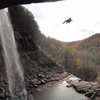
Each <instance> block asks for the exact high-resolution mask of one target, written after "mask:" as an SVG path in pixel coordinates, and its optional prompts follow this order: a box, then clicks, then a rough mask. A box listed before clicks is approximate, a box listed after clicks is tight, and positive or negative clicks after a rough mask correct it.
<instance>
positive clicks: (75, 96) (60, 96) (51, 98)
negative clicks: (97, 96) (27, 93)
mask: <svg viewBox="0 0 100 100" xmlns="http://www.w3.org/2000/svg"><path fill="white" fill-rule="evenodd" d="M67 84H68V83H66V82H65V81H63V82H62V83H60V84H58V85H56V86H52V87H48V88H45V89H43V90H42V91H40V92H36V93H35V95H34V100H86V97H85V96H84V95H82V94H79V93H77V92H76V91H75V90H74V89H73V88H68V87H66V85H67Z"/></svg>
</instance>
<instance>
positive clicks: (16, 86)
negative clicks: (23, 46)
mask: <svg viewBox="0 0 100 100" xmlns="http://www.w3.org/2000/svg"><path fill="white" fill-rule="evenodd" d="M0 37H1V43H2V46H3V50H4V60H5V66H6V72H7V77H8V83H9V90H10V93H11V97H12V100H27V92H26V89H25V86H24V77H23V70H22V66H21V64H20V62H19V55H18V52H17V49H16V43H15V38H14V34H13V28H12V25H11V23H10V20H9V17H8V14H7V12H6V11H5V10H0Z"/></svg>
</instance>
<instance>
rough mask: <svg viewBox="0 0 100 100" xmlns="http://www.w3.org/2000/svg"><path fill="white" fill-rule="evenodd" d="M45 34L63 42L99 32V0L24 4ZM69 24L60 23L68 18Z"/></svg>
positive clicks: (66, 0)
mask: <svg viewBox="0 0 100 100" xmlns="http://www.w3.org/2000/svg"><path fill="white" fill-rule="evenodd" d="M25 7H26V8H28V9H29V10H30V11H31V12H32V14H33V15H34V17H35V20H36V21H37V23H38V25H39V29H40V30H41V32H42V33H43V34H45V35H46V36H50V37H51V38H55V39H58V40H61V41H64V42H72V41H77V40H82V39H85V38H88V37H89V36H91V35H93V34H95V33H100V0H64V1H59V2H53V3H39V4H29V5H25ZM70 17H71V18H72V20H73V21H72V22H71V23H69V24H62V22H64V21H65V20H67V19H68V18H70Z"/></svg>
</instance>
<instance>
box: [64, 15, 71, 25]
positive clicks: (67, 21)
mask: <svg viewBox="0 0 100 100" xmlns="http://www.w3.org/2000/svg"><path fill="white" fill-rule="evenodd" d="M71 21H72V19H71V17H70V18H69V19H67V20H65V21H64V22H63V24H67V23H70V22H71Z"/></svg>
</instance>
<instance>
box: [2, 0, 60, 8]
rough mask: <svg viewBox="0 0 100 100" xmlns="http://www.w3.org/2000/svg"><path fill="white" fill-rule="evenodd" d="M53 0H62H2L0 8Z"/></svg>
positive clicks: (51, 0)
mask: <svg viewBox="0 0 100 100" xmlns="http://www.w3.org/2000/svg"><path fill="white" fill-rule="evenodd" d="M53 1H60V0H0V9H3V8H6V7H9V6H13V5H19V4H30V3H40V2H53Z"/></svg>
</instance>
